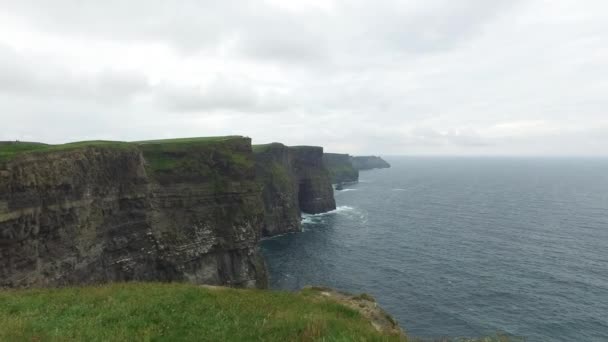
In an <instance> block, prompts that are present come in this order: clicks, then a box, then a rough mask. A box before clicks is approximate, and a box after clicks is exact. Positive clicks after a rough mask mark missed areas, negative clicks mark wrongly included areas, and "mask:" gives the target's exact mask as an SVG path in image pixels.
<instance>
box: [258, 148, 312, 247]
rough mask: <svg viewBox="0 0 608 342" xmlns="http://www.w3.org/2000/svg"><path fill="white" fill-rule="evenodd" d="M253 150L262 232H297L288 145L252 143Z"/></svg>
mask: <svg viewBox="0 0 608 342" xmlns="http://www.w3.org/2000/svg"><path fill="white" fill-rule="evenodd" d="M253 150H254V154H255V164H256V172H257V177H258V181H259V182H260V183H261V186H262V198H263V202H264V211H265V215H264V223H263V225H262V235H263V236H273V235H278V234H283V233H288V232H299V231H300V230H301V227H300V205H299V203H298V179H297V177H296V174H295V168H294V165H293V160H292V156H291V153H290V151H289V148H288V147H287V146H285V145H283V144H280V143H272V144H267V145H255V146H254V147H253Z"/></svg>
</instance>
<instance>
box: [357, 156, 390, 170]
mask: <svg viewBox="0 0 608 342" xmlns="http://www.w3.org/2000/svg"><path fill="white" fill-rule="evenodd" d="M351 162H352V165H353V167H354V168H355V169H357V170H371V169H385V168H389V167H391V165H390V164H389V163H387V162H386V161H385V160H384V159H382V158H380V157H378V156H358V157H352V158H351Z"/></svg>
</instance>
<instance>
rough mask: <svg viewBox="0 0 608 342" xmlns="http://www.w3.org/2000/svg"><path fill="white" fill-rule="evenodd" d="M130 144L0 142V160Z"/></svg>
mask: <svg viewBox="0 0 608 342" xmlns="http://www.w3.org/2000/svg"><path fill="white" fill-rule="evenodd" d="M131 146H133V145H132V144H130V143H127V142H123V141H107V140H90V141H78V142H72V143H67V144H59V145H47V144H42V143H31V142H14V143H13V142H9V143H0V162H7V161H9V160H11V159H13V158H14V157H16V156H17V155H20V154H24V153H41V152H53V151H67V150H74V149H79V148H85V147H107V148H128V147H131Z"/></svg>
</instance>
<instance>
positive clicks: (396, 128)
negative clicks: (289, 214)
mask: <svg viewBox="0 0 608 342" xmlns="http://www.w3.org/2000/svg"><path fill="white" fill-rule="evenodd" d="M606 11H608V5H607V4H606V3H604V2H601V1H596V0H590V1H585V2H576V1H573V0H556V1H547V0H529V1H506V0H505V1H485V0H463V1H448V0H431V1H418V0H416V1H408V2H400V1H394V0H381V1H374V2H370V1H363V0H355V1H353V0H349V1H346V0H334V1H316V0H315V1H290V2H288V3H286V2H284V1H275V0H242V1H237V0H229V1H222V2H217V1H195V0H186V1H180V2H178V3H169V2H166V1H149V0H148V1H142V0H134V1H128V2H124V1H118V0H109V1H102V2H100V1H92V0H84V1H82V0H79V1H76V0H57V1H52V2H50V1H42V0H21V1H12V0H0V120H2V122H3V125H2V130H1V132H0V138H1V139H22V138H23V137H28V139H30V140H31V139H33V140H44V141H48V142H61V141H68V140H77V139H83V138H112V139H124V140H136V139H143V138H154V137H172V136H185V135H188V136H192V135H218V134H244V135H249V136H252V137H253V138H254V139H255V140H256V141H259V142H264V141H284V142H286V143H290V144H320V145H325V146H326V147H327V149H328V150H335V151H337V152H352V153H392V154H560V153H568V154H607V153H608V152H606V151H608V141H607V140H608V139H606V136H608V128H607V127H608V122H607V120H608V116H607V115H606V110H605V108H607V107H608V98H607V97H606V96H605V89H606V88H607V87H608V64H607V63H606V57H608V48H607V47H606V44H605V42H606V41H607V40H608V22H607V21H606V20H605V18H604V17H603V13H605V12H606Z"/></svg>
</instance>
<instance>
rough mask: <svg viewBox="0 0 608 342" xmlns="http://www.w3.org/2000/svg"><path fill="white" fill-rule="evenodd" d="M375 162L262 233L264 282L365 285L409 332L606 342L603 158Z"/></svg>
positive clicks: (606, 170)
mask: <svg viewBox="0 0 608 342" xmlns="http://www.w3.org/2000/svg"><path fill="white" fill-rule="evenodd" d="M387 160H388V161H389V162H390V163H391V164H392V165H393V167H392V168H390V169H383V170H372V171H366V172H362V173H361V177H360V180H361V181H360V182H359V183H358V184H355V185H351V186H348V187H347V189H346V190H344V191H336V200H337V202H338V209H337V210H336V211H334V212H331V213H327V214H321V215H313V216H310V215H307V216H304V217H303V222H304V226H303V230H304V231H303V232H302V233H296V234H287V235H283V236H279V237H275V238H272V239H267V240H265V241H263V243H262V250H263V253H264V254H265V256H266V259H267V262H268V265H269V268H270V273H271V286H272V287H273V288H275V289H285V290H296V289H300V288H301V287H303V286H305V285H310V284H318V285H327V286H331V287H335V288H338V289H342V290H345V291H350V292H356V293H359V292H366V293H369V294H372V295H373V296H375V297H376V299H377V300H378V302H379V303H380V304H381V305H382V306H383V307H384V308H385V309H387V311H389V312H390V313H391V314H392V315H393V316H395V317H396V318H397V320H398V321H399V322H400V324H401V326H403V327H404V328H405V329H406V330H407V332H408V334H409V335H412V336H418V337H442V336H452V337H457V336H469V337H475V336H481V335H492V334H495V333H496V332H504V333H507V334H511V335H514V336H521V337H526V338H527V341H533V342H534V341H602V342H606V341H608V159H586V158H572V159H566V158H544V159H540V158H439V157H438V158H430V157H429V158H426V157H425V158H422V157H394V158H387Z"/></svg>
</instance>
